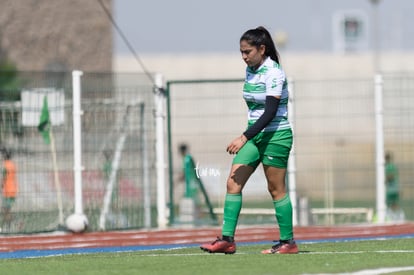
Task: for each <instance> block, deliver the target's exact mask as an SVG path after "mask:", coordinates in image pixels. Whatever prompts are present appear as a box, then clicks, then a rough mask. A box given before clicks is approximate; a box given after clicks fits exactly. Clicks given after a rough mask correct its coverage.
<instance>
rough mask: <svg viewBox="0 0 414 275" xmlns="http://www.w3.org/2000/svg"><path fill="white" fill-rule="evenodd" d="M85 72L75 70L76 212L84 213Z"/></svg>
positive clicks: (74, 142)
mask: <svg viewBox="0 0 414 275" xmlns="http://www.w3.org/2000/svg"><path fill="white" fill-rule="evenodd" d="M82 74H83V72H81V71H73V72H72V80H73V84H72V85H73V95H72V96H73V160H74V166H73V170H74V181H75V183H74V184H75V187H74V193H75V214H83V202H82V169H83V167H82V140H81V138H82V133H81V115H82V110H81V103H80V102H81V80H80V79H81V76H82Z"/></svg>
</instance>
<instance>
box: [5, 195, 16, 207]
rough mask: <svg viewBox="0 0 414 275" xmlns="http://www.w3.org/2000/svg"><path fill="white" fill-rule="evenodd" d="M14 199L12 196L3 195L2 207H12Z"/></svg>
mask: <svg viewBox="0 0 414 275" xmlns="http://www.w3.org/2000/svg"><path fill="white" fill-rule="evenodd" d="M15 200H16V198H14V197H7V198H5V197H3V205H2V207H3V208H5V209H10V208H12V206H13V204H14V201H15Z"/></svg>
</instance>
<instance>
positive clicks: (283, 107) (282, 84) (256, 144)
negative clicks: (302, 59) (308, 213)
mask: <svg viewBox="0 0 414 275" xmlns="http://www.w3.org/2000/svg"><path fill="white" fill-rule="evenodd" d="M240 52H241V55H242V58H243V60H244V62H246V64H247V68H246V78H245V83H244V87H243V98H244V99H245V101H246V103H247V107H248V127H247V130H246V131H245V132H244V133H243V134H242V135H241V136H239V137H237V138H235V139H234V140H233V141H232V142H231V143H230V144H229V145H228V146H227V152H228V153H230V154H235V157H234V159H233V163H232V167H231V171H230V175H229V177H228V179H227V194H226V197H225V202H224V217H223V225H222V232H221V233H222V237H218V238H217V239H216V240H215V241H214V242H212V243H206V244H202V245H201V246H200V248H201V249H202V250H204V251H207V252H210V253H226V254H233V253H235V252H236V243H235V241H234V233H235V230H236V226H237V221H238V217H239V214H240V210H241V207H242V190H243V187H244V186H245V184H246V182H247V180H248V179H249V177H250V175H251V174H252V173H253V172H254V171H255V169H256V168H257V166H258V165H259V164H260V163H262V165H263V169H264V173H265V176H266V180H267V186H268V191H269V193H270V195H271V197H272V199H273V205H274V208H275V212H276V219H277V222H278V224H279V231H280V240H279V241H278V243H277V244H276V245H274V246H272V247H271V248H270V249H266V250H263V251H262V253H263V254H274V253H280V254H288V253H298V247H297V245H296V243H295V241H294V239H293V224H292V204H291V201H290V198H289V196H288V195H287V193H286V184H285V175H286V168H287V163H288V158H289V153H290V149H291V147H292V140H293V135H292V130H291V127H290V124H289V121H288V119H287V104H288V89H287V81H286V77H285V73H284V71H283V70H282V68H281V66H280V62H279V53H278V51H277V50H276V47H275V45H274V43H273V40H272V38H271V36H270V34H269V32H268V31H267V30H266V29H265V28H264V27H258V28H256V29H251V30H248V31H246V32H245V33H244V34H243V35H242V37H241V38H240Z"/></svg>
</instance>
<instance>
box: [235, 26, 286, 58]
mask: <svg viewBox="0 0 414 275" xmlns="http://www.w3.org/2000/svg"><path fill="white" fill-rule="evenodd" d="M242 40H245V41H247V43H249V44H250V45H252V46H255V47H257V48H258V47H260V46H261V45H264V46H265V48H266V50H265V55H266V56H269V57H270V58H271V59H272V60H273V61H275V62H276V63H278V64H280V62H279V59H280V57H279V53H278V51H277V50H276V46H275V43H274V42H273V39H272V36H271V35H270V33H269V31H268V30H267V29H266V28H265V27H262V26H260V27H257V28H256V29H251V30H248V31H246V32H245V33H244V34H243V35H242V37H241V38H240V41H242Z"/></svg>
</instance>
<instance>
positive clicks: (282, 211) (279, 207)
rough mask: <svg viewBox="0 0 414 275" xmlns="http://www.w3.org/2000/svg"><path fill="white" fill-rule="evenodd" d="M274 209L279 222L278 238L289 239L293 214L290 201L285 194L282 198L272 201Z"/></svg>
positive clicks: (291, 236)
mask: <svg viewBox="0 0 414 275" xmlns="http://www.w3.org/2000/svg"><path fill="white" fill-rule="evenodd" d="M273 205H274V207H275V210H276V220H277V222H278V224H279V230H280V239H281V240H290V239H292V238H293V214H292V203H291V201H290V198H289V196H288V195H287V194H286V195H285V196H284V197H283V198H282V199H280V200H275V201H273Z"/></svg>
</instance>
